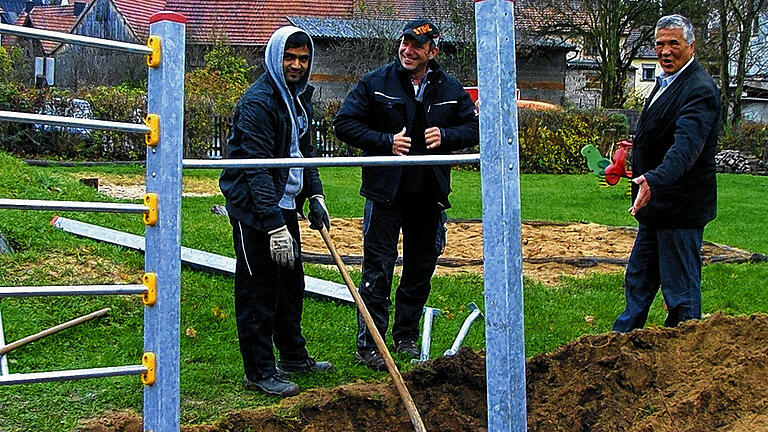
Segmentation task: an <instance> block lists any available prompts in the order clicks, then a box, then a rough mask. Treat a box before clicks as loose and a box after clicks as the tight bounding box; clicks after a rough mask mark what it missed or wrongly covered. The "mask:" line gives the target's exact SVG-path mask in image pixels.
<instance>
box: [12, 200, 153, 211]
mask: <svg viewBox="0 0 768 432" xmlns="http://www.w3.org/2000/svg"><path fill="white" fill-rule="evenodd" d="M0 209H7V210H56V211H81V212H102V213H132V214H139V213H144V212H146V211H148V210H149V208H148V207H147V206H145V205H143V204H121V203H101V202H88V201H52V200H25V199H9V198H0Z"/></svg>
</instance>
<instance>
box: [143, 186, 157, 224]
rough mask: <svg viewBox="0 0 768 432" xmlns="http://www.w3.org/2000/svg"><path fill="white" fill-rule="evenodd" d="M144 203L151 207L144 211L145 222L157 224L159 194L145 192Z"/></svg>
mask: <svg viewBox="0 0 768 432" xmlns="http://www.w3.org/2000/svg"><path fill="white" fill-rule="evenodd" d="M144 205H145V206H147V207H149V208H148V209H147V211H145V212H144V224H145V225H149V226H155V225H156V224H157V194H156V193H148V194H145V195H144Z"/></svg>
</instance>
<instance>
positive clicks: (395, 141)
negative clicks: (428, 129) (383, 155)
mask: <svg viewBox="0 0 768 432" xmlns="http://www.w3.org/2000/svg"><path fill="white" fill-rule="evenodd" d="M410 150H411V138H410V137H407V136H405V128H403V130H401V131H400V133H399V134H396V135H395V136H393V137H392V154H395V155H397V156H404V155H407V154H408V152H409V151H410Z"/></svg>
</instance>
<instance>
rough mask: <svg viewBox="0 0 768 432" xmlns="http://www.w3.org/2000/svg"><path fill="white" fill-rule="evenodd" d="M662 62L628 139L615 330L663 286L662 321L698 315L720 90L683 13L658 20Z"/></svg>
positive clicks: (712, 202) (641, 314)
mask: <svg viewBox="0 0 768 432" xmlns="http://www.w3.org/2000/svg"><path fill="white" fill-rule="evenodd" d="M655 49H656V55H657V57H658V59H659V64H660V65H661V69H662V71H663V72H662V74H661V75H660V76H659V78H658V81H657V83H656V86H655V87H654V89H653V91H652V92H651V96H650V97H649V98H648V100H647V101H646V104H645V107H644V109H643V112H642V114H641V116H640V120H639V123H638V128H637V134H636V136H635V140H634V144H633V160H632V172H633V173H634V174H635V175H639V176H638V177H637V178H635V179H633V180H632V182H633V183H634V184H633V185H632V197H633V203H632V207H630V209H629V212H630V213H632V214H633V215H634V216H635V218H636V219H637V221H638V230H637V237H636V239H635V245H634V247H633V248H632V254H631V255H630V258H629V263H628V264H627V270H626V273H625V297H626V308H625V309H624V312H622V314H621V315H620V316H619V317H618V318H617V319H616V322H615V323H614V325H613V329H614V330H616V331H620V332H628V331H631V330H633V329H636V328H642V327H643V326H644V325H645V321H646V319H647V318H648V310H649V309H650V307H651V303H652V302H653V299H654V297H655V296H656V293H657V292H658V290H659V287H661V292H662V294H663V295H664V301H665V302H666V304H667V308H668V315H667V319H666V321H665V325H667V326H670V327H672V326H676V325H677V324H679V323H680V322H682V321H685V320H689V319H699V318H701V243H702V236H703V232H704V226H705V225H706V224H707V223H708V222H709V221H711V220H713V219H714V218H715V212H716V204H717V184H716V178H715V153H716V146H717V138H718V133H719V131H720V125H719V115H720V96H719V92H718V90H717V87H716V86H715V84H714V82H713V81H712V78H711V77H710V76H709V75H708V74H707V72H706V71H704V69H703V68H702V67H701V65H700V64H699V63H698V62H697V61H696V60H695V58H694V51H695V37H694V34H693V26H692V25H691V22H690V21H689V20H688V19H687V18H685V17H683V16H681V15H668V16H664V17H662V18H661V19H659V21H658V22H657V23H656V45H655Z"/></svg>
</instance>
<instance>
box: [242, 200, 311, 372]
mask: <svg viewBox="0 0 768 432" xmlns="http://www.w3.org/2000/svg"><path fill="white" fill-rule="evenodd" d="M283 218H284V219H285V222H286V225H287V226H288V231H289V232H290V233H291V235H292V236H293V238H294V239H296V241H297V243H298V244H299V249H301V243H300V239H301V237H300V234H299V224H298V220H297V217H296V211H295V210H291V211H288V210H284V211H283ZM230 223H231V224H232V234H233V240H234V245H235V255H236V258H237V263H236V265H235V314H236V319H237V334H238V339H239V341H240V354H242V356H243V367H244V369H245V375H246V376H247V377H248V379H250V380H252V381H258V380H261V379H264V378H267V377H270V376H272V375H274V374H275V373H276V372H277V371H276V369H275V355H274V351H273V348H272V344H273V343H274V346H275V347H277V350H278V351H279V353H280V357H281V358H282V359H283V360H289V361H290V360H303V359H305V358H307V356H308V354H307V350H306V348H305V345H306V341H305V340H304V336H302V334H301V311H302V306H303V302H304V270H303V268H302V265H301V259H297V260H296V264H295V265H294V267H293V268H291V269H284V268H281V267H279V266H278V265H277V264H276V263H275V262H274V261H272V258H271V256H270V252H269V234H267V233H266V232H263V231H258V230H255V229H253V228H251V227H250V226H248V225H246V224H243V223H241V222H240V221H239V220H237V219H235V218H232V217H230Z"/></svg>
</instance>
